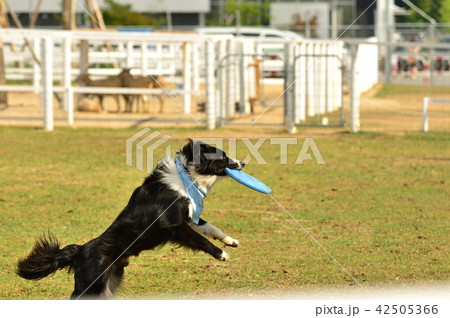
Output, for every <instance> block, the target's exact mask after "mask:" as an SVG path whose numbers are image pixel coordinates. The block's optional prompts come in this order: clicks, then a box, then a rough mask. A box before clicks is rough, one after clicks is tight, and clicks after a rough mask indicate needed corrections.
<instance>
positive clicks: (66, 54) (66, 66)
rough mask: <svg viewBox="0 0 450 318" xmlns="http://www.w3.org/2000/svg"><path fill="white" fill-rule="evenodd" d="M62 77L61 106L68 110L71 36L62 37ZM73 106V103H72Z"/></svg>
mask: <svg viewBox="0 0 450 318" xmlns="http://www.w3.org/2000/svg"><path fill="white" fill-rule="evenodd" d="M62 49H63V56H62V58H63V73H62V75H63V79H62V84H63V87H64V101H63V105H64V106H63V107H64V110H65V111H68V109H69V102H70V100H72V102H73V99H69V97H68V96H67V94H68V92H69V90H68V89H69V87H70V86H72V57H71V54H72V39H71V38H68V37H67V38H64V39H63V47H62ZM72 108H73V105H72Z"/></svg>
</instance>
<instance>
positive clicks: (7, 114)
mask: <svg viewBox="0 0 450 318" xmlns="http://www.w3.org/2000/svg"><path fill="white" fill-rule="evenodd" d="M380 87H381V85H377V86H375V87H374V88H373V89H372V90H371V91H369V92H367V93H365V94H363V95H362V96H361V99H360V110H361V111H360V118H361V130H363V131H376V132H394V133H395V132H400V133H403V132H405V131H420V130H421V123H422V98H423V97H424V96H423V94H422V93H420V94H418V93H416V92H414V90H411V93H410V94H400V95H396V96H395V97H382V98H380V97H376V95H377V92H378V91H379V89H380ZM282 93H283V86H282V85H281V84H280V85H265V86H264V100H263V101H260V102H257V103H256V106H255V113H254V114H244V115H237V116H236V118H235V119H234V120H233V121H234V123H235V125H237V126H241V127H244V126H245V125H250V124H251V123H252V122H253V121H255V120H256V124H257V125H258V126H261V128H259V129H252V131H254V133H255V134H257V135H258V134H259V133H258V131H260V132H263V131H267V130H268V129H269V130H271V129H275V130H282V126H281V125H282V123H283V96H282ZM429 97H435V98H448V99H450V89H449V92H448V93H441V94H438V95H437V96H436V95H434V96H431V95H430V96H429ZM120 102H121V110H122V111H121V112H119V113H118V112H117V106H116V103H115V100H114V98H112V97H111V96H106V97H105V99H104V105H105V110H106V111H105V112H104V113H98V112H78V111H77V112H75V115H74V117H75V126H76V127H110V128H126V127H141V126H153V127H161V126H163V127H164V126H166V127H167V126H180V127H183V126H186V127H195V126H197V125H198V124H196V121H197V122H198V123H199V124H200V125H201V126H203V125H204V124H203V123H204V120H205V113H204V112H201V111H199V110H198V108H199V106H198V104H201V103H203V102H204V97H203V96H198V97H193V98H192V103H191V109H192V113H191V114H190V115H188V114H185V113H184V111H183V96H169V97H166V98H165V106H164V112H163V113H159V101H158V99H157V98H156V96H148V97H147V101H146V102H145V105H146V106H145V107H146V109H147V111H145V112H139V113H138V112H133V113H124V112H123V108H124V100H123V98H121V101H120ZM344 113H345V120H346V123H347V124H348V122H349V96H348V95H345V96H344ZM54 116H55V126H67V113H66V112H64V111H63V110H62V109H61V108H60V106H59V103H58V102H57V100H56V99H54ZM326 116H327V117H328V118H329V119H330V120H329V121H330V122H333V121H334V122H337V119H338V118H339V112H337V111H336V112H334V113H332V114H327V115H326ZM42 117H43V115H42V113H41V110H40V95H39V94H35V93H22V92H21V93H15V92H12V93H9V94H8V105H7V106H0V125H26V126H30V125H31V126H42V125H43V120H42ZM318 120H319V121H320V118H319V119H318V118H312V119H309V120H308V122H311V123H316V122H317V121H318ZM429 127H430V128H429V129H430V131H450V105H448V104H434V103H433V104H430V106H429ZM253 128H256V127H253ZM342 129H344V130H345V129H346V128H341V129H340V130H342ZM332 131H333V129H328V130H327V132H328V133H330V132H332Z"/></svg>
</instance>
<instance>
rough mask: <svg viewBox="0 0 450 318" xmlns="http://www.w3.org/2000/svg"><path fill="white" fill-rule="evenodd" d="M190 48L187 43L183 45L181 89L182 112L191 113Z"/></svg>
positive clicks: (189, 44)
mask: <svg viewBox="0 0 450 318" xmlns="http://www.w3.org/2000/svg"><path fill="white" fill-rule="evenodd" d="M191 50H192V46H191V43H189V42H184V43H183V89H184V112H185V113H186V114H190V113H191V93H190V92H191V76H192V75H191V70H192V63H191V62H192V61H191V58H192V52H191Z"/></svg>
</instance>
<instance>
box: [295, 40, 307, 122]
mask: <svg viewBox="0 0 450 318" xmlns="http://www.w3.org/2000/svg"><path fill="white" fill-rule="evenodd" d="M296 47H297V52H298V53H299V56H298V57H297V59H296V61H295V76H296V77H297V76H298V79H297V81H296V82H295V109H296V111H295V123H296V124H299V123H300V122H301V121H304V120H305V119H306V72H305V70H306V56H305V55H306V51H305V49H306V44H305V43H299V44H296Z"/></svg>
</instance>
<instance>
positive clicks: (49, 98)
mask: <svg viewBox="0 0 450 318" xmlns="http://www.w3.org/2000/svg"><path fill="white" fill-rule="evenodd" d="M52 51H53V41H52V38H51V37H49V36H47V37H44V38H43V39H42V44H41V70H42V91H41V103H42V107H43V109H44V130H46V131H53V52H52Z"/></svg>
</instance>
